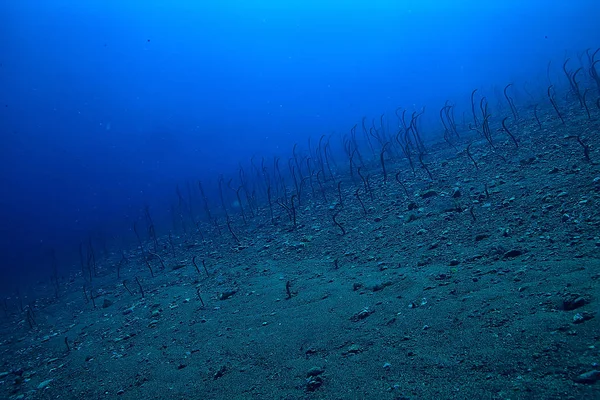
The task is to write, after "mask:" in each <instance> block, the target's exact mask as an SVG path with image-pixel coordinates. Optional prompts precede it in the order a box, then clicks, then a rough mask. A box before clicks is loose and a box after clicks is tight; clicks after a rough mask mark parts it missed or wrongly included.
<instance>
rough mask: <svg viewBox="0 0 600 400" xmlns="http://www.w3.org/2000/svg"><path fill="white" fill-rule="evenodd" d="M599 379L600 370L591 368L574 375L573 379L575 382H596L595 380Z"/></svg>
mask: <svg viewBox="0 0 600 400" xmlns="http://www.w3.org/2000/svg"><path fill="white" fill-rule="evenodd" d="M598 380H600V371H598V370H596V369H593V370H591V371H588V372H584V373H583V374H581V375H579V376H578V377H576V378H575V379H573V381H574V382H577V383H588V384H589V383H596V381H598Z"/></svg>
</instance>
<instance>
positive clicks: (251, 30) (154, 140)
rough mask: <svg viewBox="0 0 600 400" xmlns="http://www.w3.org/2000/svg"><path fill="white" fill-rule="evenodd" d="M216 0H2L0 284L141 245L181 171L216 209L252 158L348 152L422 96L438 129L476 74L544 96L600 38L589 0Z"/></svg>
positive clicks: (479, 84) (464, 105)
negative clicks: (365, 128)
mask: <svg viewBox="0 0 600 400" xmlns="http://www.w3.org/2000/svg"><path fill="white" fill-rule="evenodd" d="M205 3H209V2H202V1H96V0H87V1H61V0H57V1H49V0H42V1H31V0H23V1H3V2H1V3H0V135H1V145H0V185H1V186H0V187H1V188H2V190H1V192H0V229H1V233H0V235H1V240H0V254H2V258H1V263H0V289H2V290H4V291H7V292H8V291H13V290H14V288H15V287H16V286H19V285H23V284H31V283H33V282H35V281H36V280H45V279H47V278H48V276H50V275H51V273H52V262H53V261H52V256H51V254H55V257H56V260H57V264H58V269H59V274H60V275H68V274H69V273H71V272H72V271H74V270H77V269H78V268H79V267H78V266H79V254H78V247H79V245H80V243H82V242H83V243H88V242H89V240H90V238H91V240H92V242H93V243H94V246H95V247H96V248H97V249H98V251H99V252H100V251H101V250H100V249H102V248H103V247H106V248H107V250H108V251H118V249H119V248H121V247H123V246H127V245H134V244H135V236H134V235H133V232H132V225H133V223H134V221H138V222H139V221H143V220H144V208H145V207H146V206H147V207H148V209H149V210H150V211H151V213H152V217H153V220H154V222H155V224H156V229H157V231H158V232H159V233H160V234H162V235H165V234H167V233H168V232H169V231H170V230H174V229H175V228H174V225H175V224H174V223H172V221H173V219H174V218H173V215H172V214H173V209H174V207H177V204H178V202H179V199H178V195H177V187H179V191H180V193H181V195H182V198H183V199H184V202H189V204H192V203H194V204H195V208H196V218H198V219H200V218H202V216H201V215H202V211H201V210H202V205H201V201H200V198H201V197H200V194H199V192H198V186H197V182H198V181H199V180H200V181H202V182H203V185H204V188H205V192H206V195H207V198H208V199H209V202H210V203H211V204H212V207H213V208H214V210H216V211H214V212H216V213H218V210H219V207H220V201H219V192H218V179H219V176H220V175H223V176H224V177H225V181H224V182H227V181H228V180H229V179H234V182H236V180H237V179H238V176H239V172H238V168H239V166H240V165H243V166H244V167H246V171H247V174H248V175H249V176H250V175H253V174H251V173H250V172H248V171H251V169H250V167H249V166H250V165H251V164H250V160H251V158H252V157H253V156H254V163H255V164H257V165H259V164H260V163H261V159H262V158H263V157H264V158H265V159H266V160H267V161H266V163H267V164H268V166H269V168H271V166H272V164H273V157H274V156H278V157H281V160H282V162H281V165H282V166H287V160H288V159H289V157H291V155H292V148H293V146H294V144H295V143H298V151H301V152H305V153H306V152H307V151H308V150H307V149H308V139H309V137H310V138H311V143H312V145H313V146H316V143H317V142H318V140H319V138H320V137H321V135H331V134H333V135H332V141H331V143H332V145H331V152H332V155H333V156H334V157H336V155H337V156H338V158H339V159H340V160H341V158H342V157H344V155H343V150H342V149H343V145H342V137H343V135H346V134H348V133H349V132H350V129H351V128H352V127H353V126H354V125H355V124H359V129H360V122H361V119H362V117H363V116H366V117H367V120H368V121H371V119H373V118H375V119H376V120H379V116H380V115H381V114H385V116H386V117H385V121H387V122H385V123H384V125H386V124H387V125H389V126H392V128H393V129H395V128H394V124H396V127H397V122H396V119H395V117H394V111H395V110H396V108H397V107H403V108H404V109H406V110H408V111H409V113H412V112H413V111H420V110H422V108H423V107H426V113H425V114H424V115H423V117H422V132H423V135H424V136H425V137H439V136H441V134H442V126H441V124H440V122H439V116H438V110H439V109H440V107H442V106H443V104H444V102H445V101H446V100H450V101H451V102H452V103H453V104H455V108H456V110H460V113H457V116H456V118H457V120H460V119H462V117H461V113H462V111H465V110H467V111H468V110H469V107H470V106H469V95H470V93H471V91H472V90H474V89H478V91H479V92H480V93H485V94H486V95H487V96H488V97H489V98H490V99H493V100H490V103H491V105H492V106H493V105H494V104H495V102H496V99H497V98H499V94H500V96H501V93H502V88H503V87H504V86H505V85H506V84H507V83H508V82H514V89H515V91H514V94H513V95H514V97H515V99H516V101H519V102H521V103H524V102H526V100H527V99H528V97H529V96H531V97H536V98H537V97H543V96H544V95H545V89H546V87H547V85H548V81H550V82H552V83H555V84H556V85H557V86H562V87H563V88H564V85H565V82H566V81H565V80H564V75H562V70H561V65H562V63H563V61H564V60H565V59H566V58H567V57H570V58H571V60H572V62H573V65H576V64H577V62H578V61H577V60H578V58H579V57H583V56H584V55H583V54H584V52H585V50H586V49H588V48H591V49H593V50H594V49H596V48H598V46H600V28H598V25H597V24H598V16H599V15H600V3H599V2H597V1H592V0H581V1H575V2H563V1H553V2H552V1H551V2H548V1H539V0H536V1H514V0H511V1H491V2H481V1H431V0H429V1H390V0H371V1H355V2H348V1H337V0H336V1H312V0H311V1H306V0H304V1H295V0H293V1H285V2H282V1H231V0H224V1H218V2H211V3H212V4H209V5H207V4H205ZM549 62H550V65H549V64H548V63H549ZM548 65H549V67H548ZM561 79H562V81H561ZM313 149H314V147H313ZM258 168H260V167H258ZM188 188H189V189H188ZM224 190H226V191H227V190H229V189H224ZM188 191H189V193H188ZM227 198H228V201H229V202H230V206H231V207H232V209H235V204H233V203H235V198H234V197H233V196H232V193H231V192H228V194H227ZM232 204H233V205H232ZM186 218H187V214H186ZM176 233H177V232H176Z"/></svg>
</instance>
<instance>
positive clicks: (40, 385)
mask: <svg viewBox="0 0 600 400" xmlns="http://www.w3.org/2000/svg"><path fill="white" fill-rule="evenodd" d="M53 380H54V379H47V380H45V381H44V382H42V383H40V384H39V385H38V387H37V388H38V389H43V388H45V387H46V386H48V385H49V384H50V382H52V381H53Z"/></svg>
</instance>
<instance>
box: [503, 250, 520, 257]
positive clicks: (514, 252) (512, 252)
mask: <svg viewBox="0 0 600 400" xmlns="http://www.w3.org/2000/svg"><path fill="white" fill-rule="evenodd" d="M522 254H523V252H522V251H521V250H518V249H512V250H509V251H507V252H506V253H504V256H503V257H504V258H515V257H519V256H520V255H522Z"/></svg>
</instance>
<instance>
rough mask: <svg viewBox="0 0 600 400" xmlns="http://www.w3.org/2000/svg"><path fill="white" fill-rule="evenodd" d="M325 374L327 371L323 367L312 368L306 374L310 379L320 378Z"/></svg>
mask: <svg viewBox="0 0 600 400" xmlns="http://www.w3.org/2000/svg"><path fill="white" fill-rule="evenodd" d="M323 372H325V370H324V369H323V368H321V367H312V368H311V369H309V370H308V372H307V373H306V377H307V378H309V377H311V376H318V375H321V374H322V373H323Z"/></svg>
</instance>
